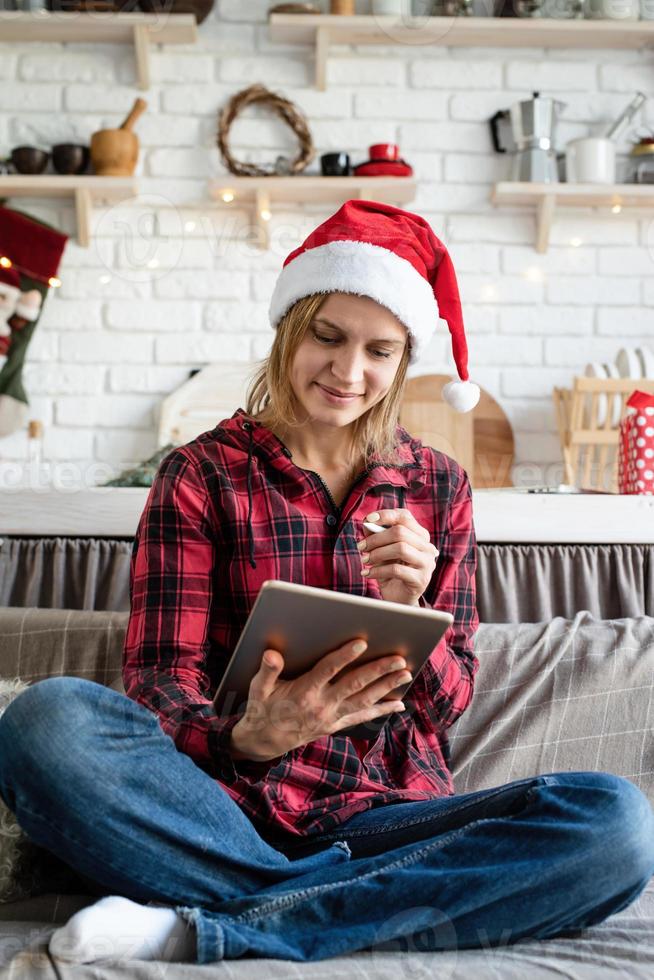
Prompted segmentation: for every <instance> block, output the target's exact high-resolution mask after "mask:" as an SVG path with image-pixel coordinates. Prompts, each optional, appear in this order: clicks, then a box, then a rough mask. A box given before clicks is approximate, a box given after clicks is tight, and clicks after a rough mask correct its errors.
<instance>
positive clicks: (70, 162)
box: [52, 143, 90, 174]
mask: <svg viewBox="0 0 654 980" xmlns="http://www.w3.org/2000/svg"><path fill="white" fill-rule="evenodd" d="M89 160H90V151H89V148H88V146H82V145H81V144H79V143H58V144H57V145H56V146H53V147H52V166H53V167H54V169H55V170H56V171H57V173H58V174H83V173H84V171H85V170H86V168H87V167H88V165H89Z"/></svg>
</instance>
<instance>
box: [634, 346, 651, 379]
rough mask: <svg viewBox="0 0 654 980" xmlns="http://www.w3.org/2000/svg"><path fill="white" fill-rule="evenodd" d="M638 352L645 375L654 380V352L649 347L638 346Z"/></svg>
mask: <svg viewBox="0 0 654 980" xmlns="http://www.w3.org/2000/svg"><path fill="white" fill-rule="evenodd" d="M636 354H637V355H638V357H639V358H640V362H641V365H642V368H643V377H644V378H649V379H650V380H651V381H654V353H652V351H651V350H650V349H649V347H637V348H636Z"/></svg>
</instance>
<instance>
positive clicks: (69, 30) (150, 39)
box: [0, 10, 198, 89]
mask: <svg viewBox="0 0 654 980" xmlns="http://www.w3.org/2000/svg"><path fill="white" fill-rule="evenodd" d="M197 36H198V29H197V23H196V20H195V16H194V15H193V14H170V13H166V14H165V15H164V14H163V13H162V14H123V13H120V12H118V13H92V12H89V13H61V12H55V13H50V12H48V11H38V12H34V13H16V12H13V11H7V10H3V11H0V42H12V41H46V42H48V41H49V42H52V43H56V42H77V43H80V42H81V43H89V42H91V43H94V42H98V43H104V44H107V43H112V44H133V45H134V53H135V56H136V69H137V77H138V83H139V88H142V89H146V88H149V86H150V45H151V44H194V43H195V41H197Z"/></svg>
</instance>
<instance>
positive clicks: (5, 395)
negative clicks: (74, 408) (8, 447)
mask: <svg viewBox="0 0 654 980" xmlns="http://www.w3.org/2000/svg"><path fill="white" fill-rule="evenodd" d="M67 240H68V239H67V237H66V235H62V234H60V233H59V232H58V231H55V230H54V229H53V228H51V227H50V226H49V225H46V224H43V222H41V221H36V220H35V219H34V218H30V217H28V216H27V215H25V214H22V213H21V212H19V211H12V210H10V209H9V208H3V207H0V437H2V436H8V435H10V433H12V432H15V431H16V429H20V428H21V427H22V426H23V425H24V424H25V422H26V420H27V415H28V410H27V407H28V404H29V402H28V400H27V395H26V394H25V389H24V388H23V382H22V373H23V365H24V363H25V352H26V351H27V347H28V345H29V342H30V340H31V339H32V334H33V333H34V330H35V329H36V324H37V321H38V319H39V315H40V313H41V307H42V305H43V301H44V299H45V297H46V296H47V294H48V289H49V288H50V286H51V285H55V284H56V285H58V280H56V278H55V277H56V274H57V270H58V268H59V263H60V261H61V256H62V254H63V251H64V246H65V244H66V242H67ZM52 280H54V282H52Z"/></svg>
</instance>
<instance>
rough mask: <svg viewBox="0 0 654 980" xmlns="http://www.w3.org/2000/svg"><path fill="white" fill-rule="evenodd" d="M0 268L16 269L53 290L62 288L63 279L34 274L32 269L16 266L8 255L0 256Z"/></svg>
mask: <svg viewBox="0 0 654 980" xmlns="http://www.w3.org/2000/svg"><path fill="white" fill-rule="evenodd" d="M0 268H2V269H15V270H16V271H17V272H22V273H23V275H24V276H26V277H27V278H28V279H36V280H37V282H43V283H45V284H46V285H47V286H52V288H53V289H58V288H59V286H61V279H57V277H56V276H41V275H39V274H38V273H37V272H32V270H31V269H26V268H25V266H24V265H16V263H15V262H12V261H11V259H10V258H9V256H8V255H0Z"/></svg>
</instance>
